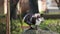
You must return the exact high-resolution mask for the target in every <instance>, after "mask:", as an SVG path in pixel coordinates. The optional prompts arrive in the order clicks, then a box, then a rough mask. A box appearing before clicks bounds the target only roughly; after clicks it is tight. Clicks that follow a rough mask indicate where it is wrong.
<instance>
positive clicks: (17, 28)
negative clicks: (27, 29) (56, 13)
mask: <svg viewBox="0 0 60 34" xmlns="http://www.w3.org/2000/svg"><path fill="white" fill-rule="evenodd" d="M2 20H3V21H4V18H0V26H2V27H4V28H2V27H0V28H2V29H1V30H3V31H5V27H6V26H4V25H6V23H4V22H5V21H4V22H3V21H2ZM22 23H23V26H29V25H28V24H26V23H24V22H22ZM1 24H3V25H1ZM11 26H12V34H20V33H21V32H23V30H22V28H21V22H20V20H18V19H17V20H12V25H11ZM40 28H41V29H43V30H45V29H46V28H47V29H49V30H51V31H54V32H58V33H60V19H45V21H44V22H43V23H41V24H40ZM1 30H0V31H1Z"/></svg>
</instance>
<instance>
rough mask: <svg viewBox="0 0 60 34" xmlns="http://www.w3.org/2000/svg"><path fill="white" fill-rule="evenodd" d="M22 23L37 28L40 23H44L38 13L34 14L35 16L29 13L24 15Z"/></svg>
mask: <svg viewBox="0 0 60 34" xmlns="http://www.w3.org/2000/svg"><path fill="white" fill-rule="evenodd" d="M23 21H24V22H25V23H27V24H28V25H29V26H31V25H37V26H39V25H40V23H42V21H44V18H43V17H42V15H40V14H39V13H35V14H31V13H29V14H27V15H25V17H24V18H23Z"/></svg>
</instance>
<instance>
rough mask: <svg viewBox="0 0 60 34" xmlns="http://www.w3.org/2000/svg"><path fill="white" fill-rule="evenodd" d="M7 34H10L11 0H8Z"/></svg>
mask: <svg viewBox="0 0 60 34" xmlns="http://www.w3.org/2000/svg"><path fill="white" fill-rule="evenodd" d="M6 34H10V0H7V21H6Z"/></svg>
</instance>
